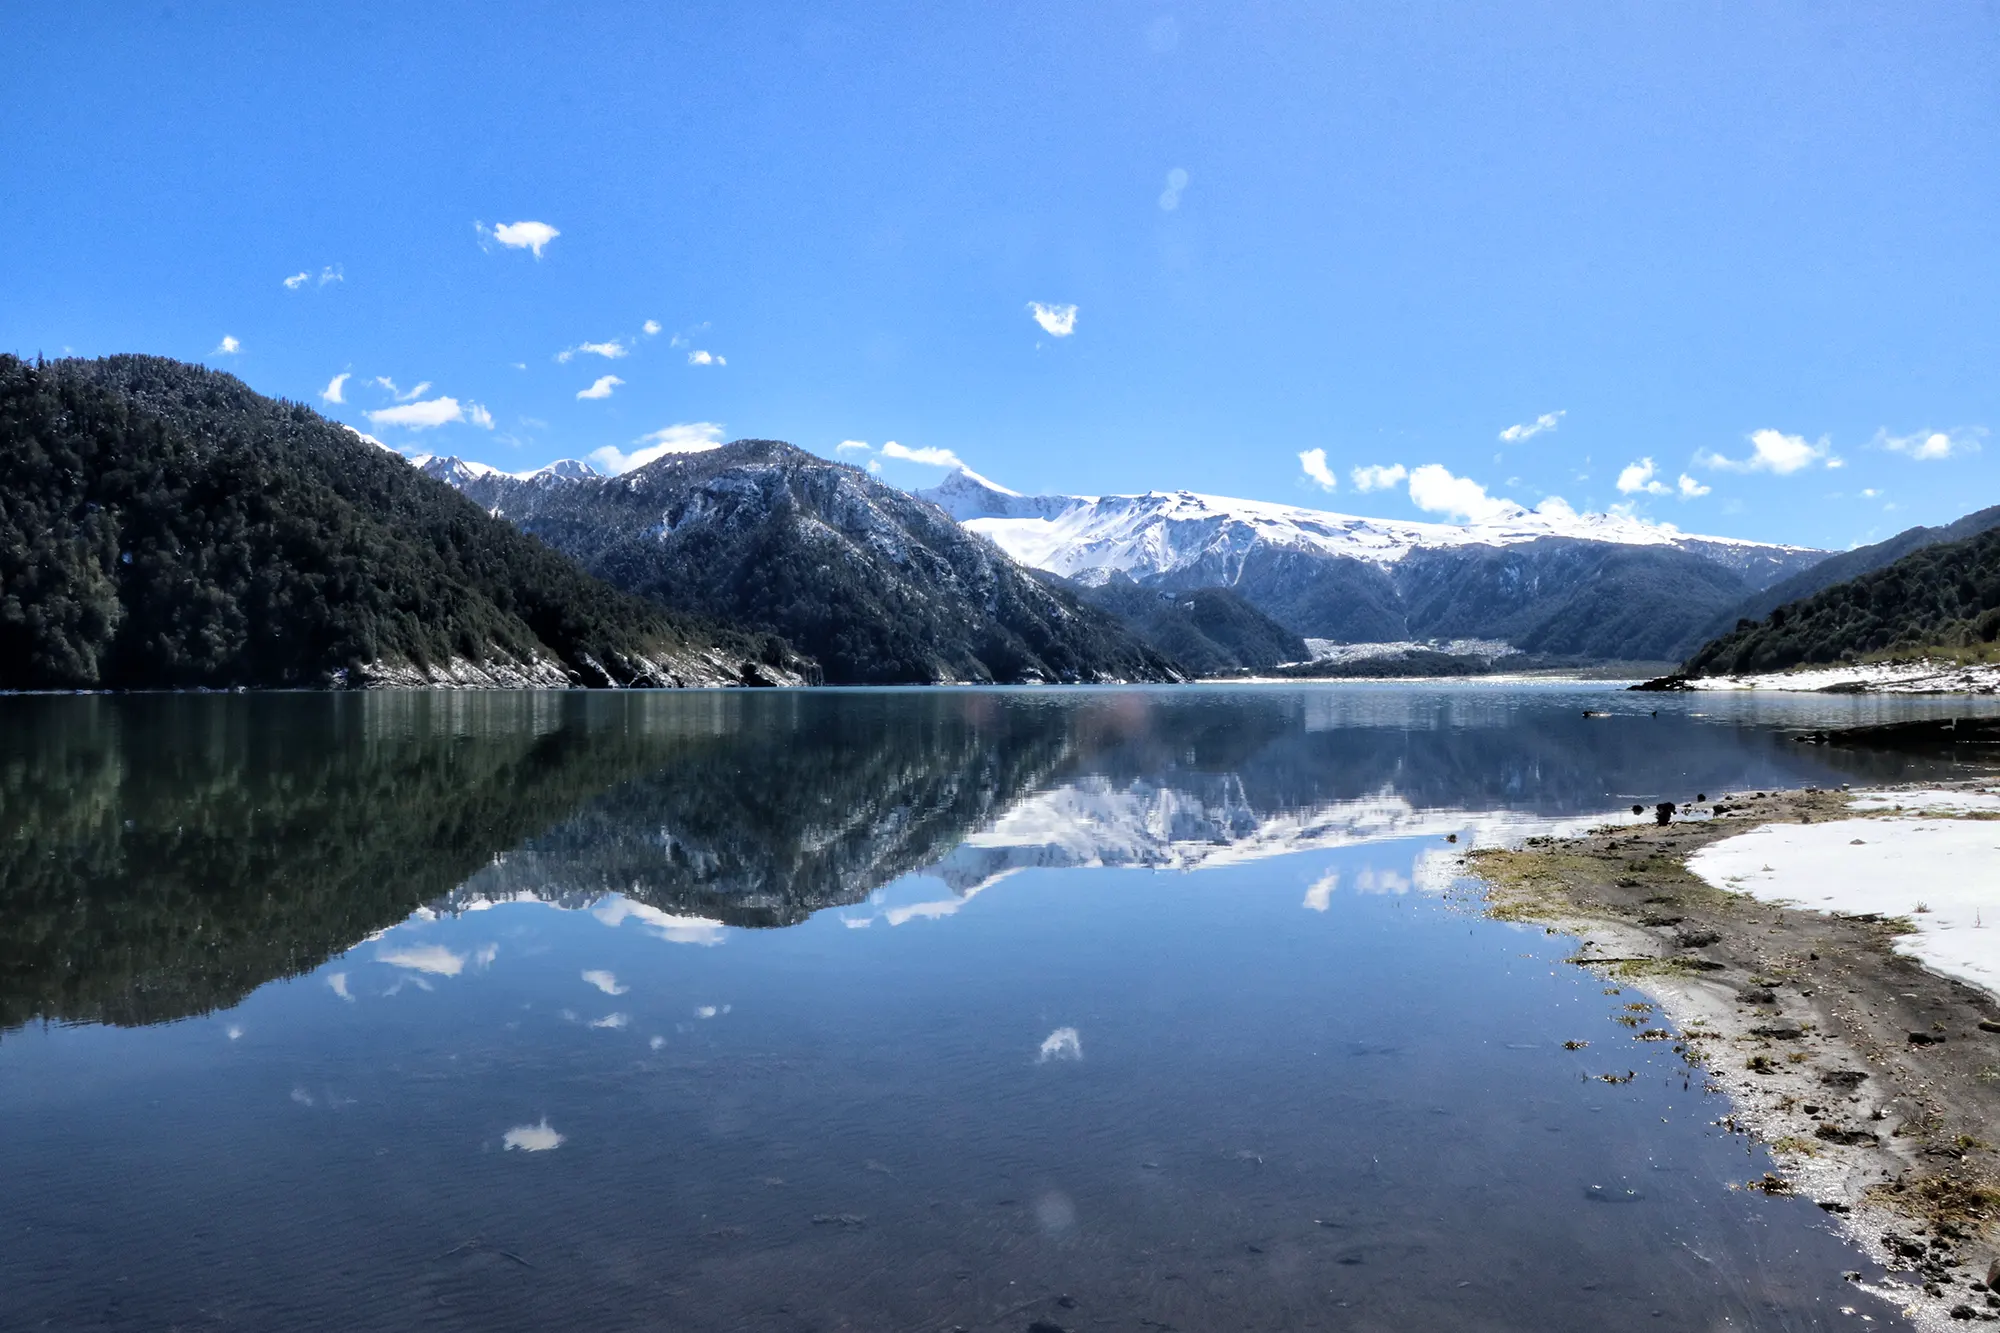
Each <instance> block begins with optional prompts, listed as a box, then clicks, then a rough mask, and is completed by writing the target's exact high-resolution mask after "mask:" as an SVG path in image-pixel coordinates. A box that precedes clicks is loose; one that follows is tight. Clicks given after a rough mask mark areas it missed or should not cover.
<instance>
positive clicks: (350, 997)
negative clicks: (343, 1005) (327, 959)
mask: <svg viewBox="0 0 2000 1333" xmlns="http://www.w3.org/2000/svg"><path fill="white" fill-rule="evenodd" d="M326 984H327V985H328V986H329V987H330V988H331V989H332V991H333V993H334V994H335V995H338V996H339V997H340V998H341V999H343V1000H345V1001H347V1002H348V1003H349V1004H353V1003H354V992H352V991H350V990H348V989H347V973H345V972H329V973H327V974H326Z"/></svg>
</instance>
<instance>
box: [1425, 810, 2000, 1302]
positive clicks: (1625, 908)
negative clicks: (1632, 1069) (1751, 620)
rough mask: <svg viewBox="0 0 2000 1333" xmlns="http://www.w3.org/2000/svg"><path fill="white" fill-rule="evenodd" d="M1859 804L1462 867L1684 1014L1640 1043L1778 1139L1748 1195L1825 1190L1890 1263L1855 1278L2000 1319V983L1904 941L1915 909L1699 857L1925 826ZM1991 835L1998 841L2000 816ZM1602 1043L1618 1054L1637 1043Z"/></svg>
mask: <svg viewBox="0 0 2000 1333" xmlns="http://www.w3.org/2000/svg"><path fill="white" fill-rule="evenodd" d="M1990 781H1991V779H1988V780H1987V782H1988V783H1990ZM1983 785H1986V784H1985V783H1980V782H1967V783H1963V784H1940V783H1930V784H1924V785H1923V788H1922V789H1923V790H1924V791H1925V792H1927V793H1930V794H1931V795H1933V796H1935V795H1937V794H1938V793H1940V791H1941V790H1945V789H1952V790H1961V789H1969V788H1976V787H1979V786H1983ZM1888 790H1889V794H1890V797H1891V798H1893V795H1894V790H1893V789H1888ZM1689 795H1690V796H1695V795H1698V794H1697V793H1689ZM1699 795H1703V796H1705V795H1706V793H1701V794H1699ZM1854 799H1855V796H1854V794H1853V793H1849V792H1847V791H1827V790H1820V789H1814V788H1807V789H1804V790H1800V791H1770V792H1759V793H1749V792H1745V793H1730V794H1717V795H1716V797H1715V800H1714V802H1713V803H1712V804H1703V805H1702V806H1701V807H1700V808H1696V807H1694V806H1692V805H1690V806H1683V807H1680V813H1679V814H1678V815H1677V817H1676V818H1675V819H1674V821H1673V822H1672V823H1671V824H1669V825H1666V826H1659V825H1656V824H1651V823H1648V824H1643V825H1642V824H1619V825H1606V826H1602V827H1599V828H1595V829H1593V830H1591V831H1589V832H1587V833H1584V834H1582V835H1581V836H1576V837H1569V838H1560V837H1534V838H1529V839H1527V840H1526V842H1525V843H1524V844H1523V845H1521V846H1519V847H1514V848H1491V847H1489V848H1481V849H1476V850H1473V851H1470V852H1468V853H1466V854H1465V855H1464V856H1463V857H1462V858H1461V864H1462V867H1463V873H1465V874H1467V875H1469V876H1472V877H1475V878H1477V879H1479V880H1480V881H1482V883H1483V885H1484V887H1485V900H1484V904H1483V909H1484V911H1485V912H1486V914H1487V915H1489V916H1491V917H1493V918H1495V919H1498V920H1503V921H1513V922H1518V923H1521V924H1523V925H1539V926H1542V927H1543V928H1544V929H1546V930H1548V931H1549V932H1550V933H1560V934H1568V935H1574V936H1576V937H1577V938H1578V941H1579V943H1578V947H1577V948H1576V950H1575V952H1574V953H1573V954H1572V956H1571V957H1570V958H1569V959H1568V961H1569V962H1571V963H1573V964H1576V965H1578V966H1582V967H1587V968H1590V969H1591V970H1592V971H1594V972H1596V973H1598V974H1599V975H1600V976H1603V977H1604V978H1605V979H1606V981H1607V984H1611V985H1631V986H1634V987H1636V988H1639V989H1642V990H1644V991H1645V992H1647V994H1648V997H1649V998H1650V999H1652V1000H1653V1001H1654V1003H1655V1004H1656V1005H1657V1008H1658V1011H1659V1013H1658V1018H1664V1019H1665V1020H1667V1025H1666V1026H1653V1027H1648V1029H1647V1030H1646V1031H1643V1032H1640V1031H1635V1032H1633V1033H1631V1034H1630V1035H1629V1037H1624V1038H1623V1039H1625V1040H1653V1041H1662V1040H1666V1041H1672V1042H1674V1043H1675V1049H1676V1051H1678V1052H1680V1053H1681V1055H1682V1057H1683V1058H1684V1059H1685V1060H1686V1061H1687V1062H1688V1064H1689V1065H1690V1066H1692V1067H1694V1068H1696V1069H1699V1070H1701V1071H1702V1072H1703V1074H1704V1076H1705V1078H1706V1079H1707V1081H1708V1087H1709V1089H1710V1090H1711V1091H1720V1092H1722V1093H1725V1094H1726V1095H1727V1096H1728V1098H1729V1099H1730V1102H1731V1106H1732V1108H1733V1109H1732V1111H1731V1113H1730V1114H1728V1115H1726V1116H1724V1117H1723V1119H1722V1120H1720V1121H1718V1122H1717V1123H1718V1124H1719V1125H1721V1126H1722V1127H1724V1128H1726V1129H1729V1130H1731V1131H1733V1132H1739V1133H1746V1134H1750V1135H1752V1136H1754V1137H1755V1138H1757V1139H1758V1140H1760V1141H1762V1142H1763V1143H1764V1144H1765V1146H1766V1147H1767V1148H1768V1149H1769V1151H1770V1153H1771V1156H1772V1159H1773V1162H1774V1166H1775V1170H1774V1171H1773V1172H1771V1173H1769V1174H1767V1175H1765V1176H1764V1178H1763V1179H1762V1180H1757V1181H1749V1182H1746V1183H1745V1188H1751V1189H1763V1190H1766V1191H1768V1192H1771V1193H1782V1194H1798V1195H1801V1196H1804V1197H1807V1198H1810V1199H1812V1200H1813V1201H1815V1202H1817V1203H1818V1204H1819V1205H1820V1206H1821V1207H1822V1208H1823V1209H1825V1210H1826V1211H1827V1212H1828V1213H1829V1214H1830V1215H1832V1217H1833V1219H1834V1220H1835V1221H1836V1222H1837V1223H1838V1224H1839V1227H1840V1230H1841V1231H1842V1232H1843V1233H1844V1234H1845V1235H1846V1236H1847V1238H1848V1239H1849V1240H1851V1241H1852V1242H1854V1243H1855V1244H1856V1245H1857V1246H1858V1247H1859V1248H1860V1249H1861V1250H1862V1251H1864V1252H1865V1253H1866V1254H1867V1255H1868V1256H1869V1257H1870V1258H1872V1259H1874V1260H1876V1261H1877V1262H1879V1263H1881V1264H1882V1265H1883V1266H1884V1268H1886V1269H1887V1270H1888V1275H1887V1277H1886V1278H1885V1279H1884V1280H1883V1281H1881V1282H1879V1283H1868V1282H1865V1281H1863V1280H1862V1279H1861V1277H1860V1275H1859V1274H1850V1275H1849V1276H1850V1279H1851V1280H1854V1281H1855V1282H1856V1283H1857V1285H1859V1286H1860V1287H1861V1288H1862V1289H1863V1290H1866V1291H1869V1292H1871V1293H1872V1294H1874V1295H1876V1296H1878V1297H1880V1298H1882V1299H1884V1300H1887V1301H1889V1302H1891V1303H1892V1304H1894V1305H1895V1306H1897V1307H1898V1308H1900V1309H1902V1310H1903V1311H1904V1313H1905V1314H1906V1315H1907V1316H1908V1317H1909V1318H1911V1320H1912V1321H1913V1322H1914V1323H1915V1324H1916V1326H1917V1327H1919V1328H1946V1327H1956V1326H1963V1325H1964V1324H1965V1323H1966V1322H1971V1321H1978V1322H2000V1291H1994V1290H1990V1289H1989V1288H1988V1285H1987V1282H1986V1279H1987V1278H1988V1276H1989V1275H1991V1273H1990V1270H1991V1269H2000V1156H1996V1154H1995V1150H1994V1147H1993V1145H1995V1144H2000V994H1996V993H1994V992H1992V991H1987V990H1984V989H1981V988H1979V987H1977V986H1974V985H1971V984H1968V983H1967V982H1964V981H1960V980H1956V979H1953V978H1951V977H1947V976H1943V975H1940V974H1939V973H1936V972H1933V971H1930V970H1928V969H1926V968H1925V967H1923V966H1922V965H1921V964H1920V963H1919V962H1918V961H1917V960H1916V959H1915V958H1913V957H1911V956H1910V955H1909V954H1907V953H1905V952H1902V951H1900V950H1899V949H1898V948H1897V947H1896V945H1897V941H1898V940H1899V938H1900V939H1904V940H1908V939H1910V938H1911V936H1912V935H1913V934H1914V933H1915V928H1914V923H1913V922H1912V921H1911V920H1910V919H1908V918H1901V917H1891V916H1888V915H1886V914H1883V913H1878V912H1860V913H1841V912H1837V911H1835V912H1821V911H1815V910H1810V909H1804V908H1800V907H1796V906H1790V905H1783V904H1780V903H1774V902H1771V901H1760V900H1759V899H1758V898H1757V897H1753V896H1751V894H1750V893H1747V892H1739V891H1735V890H1733V889H1728V888H1719V887H1716V886H1715V885H1713V884H1711V883H1710V882H1708V881H1707V880H1704V879H1703V878H1701V876H1700V875H1698V874H1697V873H1696V872H1695V871H1693V870H1690V869H1689V867H1688V861H1689V859H1690V858H1692V857H1694V856H1695V854H1696V853H1697V852H1700V851H1701V850H1702V849H1704V848H1708V847H1711V846H1713V845H1715V844H1717V843H1721V842H1724V841H1725V840H1728V839H1733V838H1737V837H1740V836H1741V835H1744V834H1746V833H1749V832H1750V831H1751V830H1753V829H1760V828H1765V829H1769V828H1774V827H1777V828H1783V827H1788V826H1793V825H1809V824H1821V825H1827V824H1835V825H1838V826H1839V827H1838V829H1833V828H1829V829H1828V830H1827V833H1828V834H1829V835H1838V836H1839V837H1840V839H1841V841H1843V842H1845V841H1851V839H1847V838H1846V836H1845V835H1847V834H1848V833H1851V832H1856V831H1871V832H1876V833H1877V835H1878V838H1879V837H1881V836H1882V835H1885V834H1886V835H1889V836H1890V837H1897V836H1907V835H1906V834H1905V833H1903V832H1902V831H1900V830H1898V829H1897V828H1896V827H1895V821H1897V820H1898V819H1899V817H1900V815H1901V814H1902V812H1901V811H1899V810H1897V809H1896V808H1895V803H1894V801H1893V799H1889V800H1883V801H1875V802H1867V803H1865V804H1866V805H1868V806H1869V807H1870V808H1861V809H1857V808H1853V805H1852V803H1853V802H1854ZM1988 799H1989V800H1990V799H1991V798H1990V797H1989V798H1988ZM1711 812H1712V813H1711ZM1682 816H1686V817H1682ZM1949 817H1954V818H1967V819H1971V820H1981V818H1982V817H1981V816H1980V815H1979V814H1971V815H1960V816H1949ZM1850 822H1852V824H1853V825H1855V826H1856V827H1854V828H1850V827H1849V824H1850ZM1903 822H1904V823H1907V822H1908V821H1906V820H1905V821H1903ZM1982 822H1986V823H1992V820H1991V817H1990V816H1987V817H1986V818H1985V819H1984V820H1982ZM1993 831H1994V834H1995V841H1996V843H2000V823H1993ZM1763 868H1764V869H1766V870H1768V869H1769V868H1770V867H1769V866H1765V867H1763ZM1910 893H1911V895H1912V896H1913V897H1920V896H1921V892H1920V886H1913V887H1912V888H1911V890H1910ZM1995 906H1996V917H2000V902H1996V904H1995ZM1996 924H2000V922H1997V923H1996ZM1621 1021H1622V1020H1621ZM1641 1021H1649V1022H1657V1021H1658V1020H1657V1019H1654V1018H1649V1019H1646V1020H1641ZM1630 1026H1634V1027H1637V1026H1638V1023H1637V1022H1634V1023H1632V1024H1631V1025H1630ZM1582 1035H1588V1036H1589V1037H1590V1039H1591V1043H1592V1044H1593V1045H1601V1046H1603V1047H1609V1048H1611V1049H1615V1045H1614V1042H1616V1041H1617V1040H1620V1038H1606V1037H1603V1036H1600V1035H1599V1034H1582ZM1614 1062H1615V1058H1614Z"/></svg>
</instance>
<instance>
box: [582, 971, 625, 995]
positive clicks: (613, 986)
mask: <svg viewBox="0 0 2000 1333" xmlns="http://www.w3.org/2000/svg"><path fill="white" fill-rule="evenodd" d="M583 979H584V980H585V981H588V982H589V983H590V984H591V985H593V986H595V987H597V989H599V990H601V991H603V992H604V993H605V994H606V995H623V994H624V993H625V992H626V991H628V990H631V989H632V988H631V987H630V986H621V985H619V984H618V978H617V976H616V975H614V974H612V973H610V972H606V971H604V970H603V969H602V968H592V969H591V970H590V971H588V972H585V973H584V974H583Z"/></svg>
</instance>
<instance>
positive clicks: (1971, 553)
mask: <svg viewBox="0 0 2000 1333" xmlns="http://www.w3.org/2000/svg"><path fill="white" fill-rule="evenodd" d="M1996 639H2000V530H1995V531H1988V532H1986V533H1983V534H1982V535H1980V536H1977V537H1974V538H1972V539H1970V540H1969V541H1961V542H1950V543H1946V544H1944V545H1941V546H1928V547H1925V548H1923V549H1921V550H1918V551H1916V552H1914V553H1913V554H1910V555H1906V556H1904V557H1903V558H1902V559H1900V560H1898V561H1896V562H1895V563H1894V564H1891V565H1888V566H1886V567H1884V568H1882V569H1878V570H1876V571H1874V572H1873V573H1870V574H1864V575H1862V576H1861V577H1860V578H1857V579H1852V580H1849V581H1848V582H1846V583H1837V584H1835V585H1834V586H1833V587H1831V588H1827V589H1824V590H1823V591H1820V592H1817V593H1814V594H1813V595H1812V596H1811V597H1808V598H1806V599H1805V600H1803V601H1799V602H1793V603H1790V604H1788V605H1785V606H1781V607H1778V608H1777V609H1776V610H1774V611H1772V612H1771V614H1770V615H1768V616H1766V617H1765V618H1764V619H1762V620H1749V619H1745V620H1743V621H1740V622H1739V623H1738V624H1737V626H1736V628H1735V629H1734V630H1733V631H1731V632H1730V633H1728V634H1725V635H1723V636H1722V637H1721V638H1718V639H1716V640H1714V641H1712V642H1710V643H1708V644H1707V645H1705V646H1704V647H1703V648H1701V650H1700V651H1698V652H1697V653H1695V655H1694V656H1693V657H1691V658H1690V659H1688V663H1687V666H1686V667H1685V670H1686V672H1687V674H1689V675H1691V676H1714V675H1731V674H1736V673H1740V672H1751V671H1782V670H1784V669H1786V668H1788V667H1795V666H1806V665H1813V664H1819V663H1830V662H1851V661H1855V660H1858V659H1861V658H1864V657H1870V656H1891V655H1903V654H1909V655H1916V654H1918V653H1921V652H1923V651H1925V650H1931V649H1938V650H1951V651H1963V650H1966V649H1973V650H1977V651H1981V652H1984V651H1986V650H1988V649H1989V648H1990V646H1991V645H1992V644H1993V643H1994V642H1995V640H1996Z"/></svg>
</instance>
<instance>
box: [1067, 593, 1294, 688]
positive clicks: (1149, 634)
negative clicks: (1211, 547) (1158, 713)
mask: <svg viewBox="0 0 2000 1333" xmlns="http://www.w3.org/2000/svg"><path fill="white" fill-rule="evenodd" d="M1072 587H1073V589H1074V591H1075V593H1076V595H1077V596H1078V597H1080V598H1081V599H1082V600H1084V601H1086V602H1088V603H1090V604H1091V605H1092V606H1096V607H1099V608H1101V609H1103V610H1105V611H1109V612H1110V613H1111V614H1112V615H1114V616H1117V617H1118V619H1119V620H1121V621H1123V622H1124V624H1125V627H1126V628H1127V629H1129V630H1131V631H1132V632H1133V633H1134V634H1136V635H1137V636H1138V637H1139V638H1140V640H1141V641H1143V642H1145V643H1147V644H1149V645H1151V646H1152V647H1153V648H1154V649H1156V650H1157V651H1159V652H1160V653H1162V654H1164V655H1165V656H1167V657H1170V658H1172V659H1173V660H1174V661H1175V662H1178V663H1179V664H1180V665H1181V666H1182V668H1184V669H1185V670H1187V671H1188V672H1189V673H1190V674H1192V675H1196V676H1218V675H1222V674H1224V673H1226V672H1230V671H1238V670H1251V671H1257V670H1264V669H1266V668H1269V667H1274V666H1276V665H1278V664H1279V663H1280V662H1299V661H1303V660H1304V659H1305V658H1306V657H1308V656H1309V655H1310V654H1309V653H1308V652H1307V651H1306V644H1305V640H1304V639H1302V638H1300V637H1299V636H1298V635H1296V634H1294V633H1292V632H1291V631H1290V630H1288V629H1286V628H1285V627H1284V626H1283V625H1280V624H1279V623H1278V622H1277V621H1275V620H1273V619H1271V617H1269V616H1267V615H1265V614H1264V613H1263V612H1262V611H1259V610H1258V609H1257V608H1256V607H1254V606H1252V605H1250V603H1248V602H1246V601H1244V600H1243V598H1241V597H1240V596H1238V595H1237V594H1236V593H1235V591H1233V590H1232V589H1229V588H1195V589H1191V590H1189V591H1186V592H1169V591H1167V590H1166V589H1164V588H1159V587H1152V586H1148V585H1144V584H1139V583H1135V582H1133V581H1132V579H1131V578H1130V577H1128V576H1127V575H1124V574H1113V575H1112V576H1111V577H1110V578H1109V579H1106V580H1105V581H1104V582H1103V583H1101V584H1098V585H1097V586H1096V587H1089V586H1086V585H1082V584H1076V585H1072Z"/></svg>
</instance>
